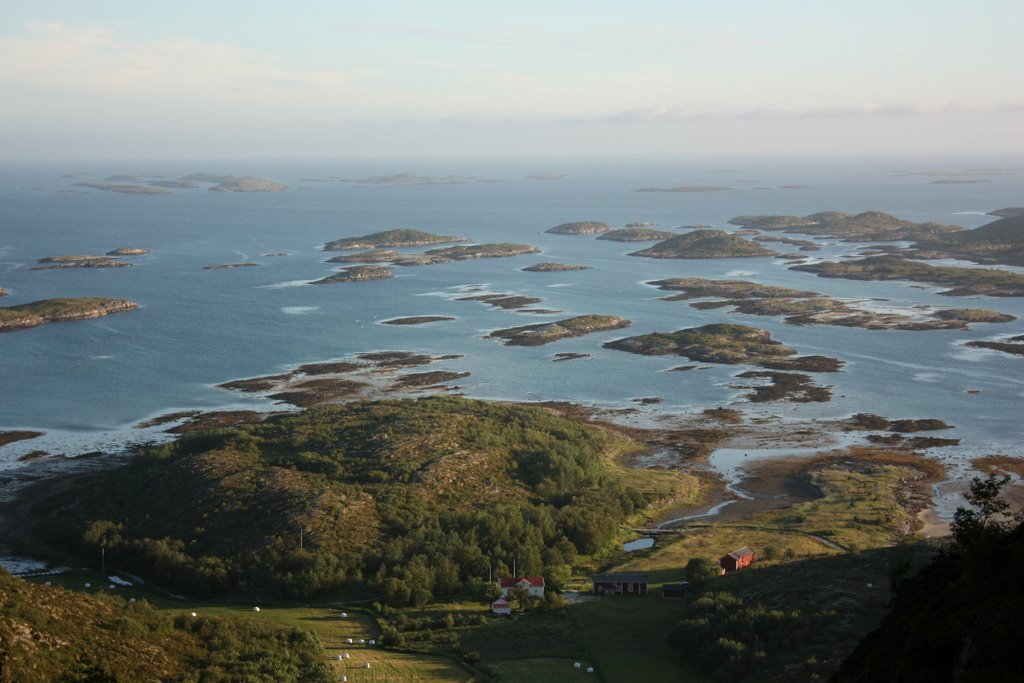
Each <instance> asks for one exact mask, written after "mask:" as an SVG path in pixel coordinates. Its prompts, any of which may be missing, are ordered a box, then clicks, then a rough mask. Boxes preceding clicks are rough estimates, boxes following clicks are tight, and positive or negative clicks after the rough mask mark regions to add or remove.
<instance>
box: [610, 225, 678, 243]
mask: <svg viewBox="0 0 1024 683" xmlns="http://www.w3.org/2000/svg"><path fill="white" fill-rule="evenodd" d="M678 235H679V233H677V232H669V231H668V230H654V229H652V228H648V227H639V226H638V227H632V228H620V229H618V230H612V231H611V232H606V233H604V234H602V235H599V236H598V238H597V239H599V240H611V241H612V242H656V241H658V240H667V239H670V238H672V237H676V236H678Z"/></svg>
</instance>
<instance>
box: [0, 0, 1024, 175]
mask: <svg viewBox="0 0 1024 683" xmlns="http://www.w3.org/2000/svg"><path fill="white" fill-rule="evenodd" d="M1021 26H1024V2H1020V1H1019V0H1006V1H1003V0H975V2H973V3H966V2H963V0H956V1H955V2H952V1H948V0H930V1H928V2H920V1H918V0H888V1H887V2H877V1H875V0H860V1H859V2H847V1H846V0H834V1H832V2H822V1H821V0H816V1H813V2H811V1H806V2H804V1H796V0H777V1H776V2H764V1H763V0H760V1H757V2H754V1H747V0H717V2H708V1H706V0H705V1H704V2H699V3H698V2H691V1H689V0H666V1H662V0H631V1H630V2H628V3H627V2H605V1H604V0H589V1H588V2H582V1H576V0H567V1H559V0H547V2H534V1H533V0H520V1H519V2H515V3H508V2H501V3H499V2H490V1H488V0H476V1H475V2H464V1H461V0H432V1H431V2H423V1H419V2H404V1H403V2H397V1H389V0H375V1H374V2H369V1H367V0H361V1H359V0H331V1H318V0H306V1H302V0H294V1H293V2H289V3H285V2H272V3H271V2H265V3H264V2H258V1H254V0H246V1H239V0H218V1H217V2H209V1H208V0H204V1H203V2H196V1H194V0H175V1H173V2H161V3H156V2H138V0H131V1H119V0H90V1H88V2H83V1H82V0H34V1H33V2H22V1H20V0H0V158H5V159H25V160H32V159H38V160H44V159H74V158H111V159H115V158H152V159H168V158H187V157H193V158H197V157H201V158H211V157H231V158H237V157H261V158H276V157H294V158H302V157H319V158H339V157H348V156H359V157H367V156H380V157H389V156H390V157H409V156H445V157H486V156H510V157H516V156H530V155H537V156H553V155H554V156H557V155H563V156H588V155H601V156H607V155H619V154H665V155H687V154H691V155H718V154H720V155H757V156H801V155H806V156H830V155H849V156H864V155H883V154H884V155H889V156H892V155H900V154H910V155H914V154H930V155H942V154H972V155H975V156H977V155H982V156H983V155H986V154H992V155H999V156H1001V157H1004V158H1005V157H1008V156H1009V157H1013V156H1024V86H1022V84H1024V50H1022V49H1021V48H1020V40H1019V31H1020V27H1021Z"/></svg>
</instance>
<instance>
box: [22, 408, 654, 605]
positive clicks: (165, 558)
mask: <svg viewBox="0 0 1024 683" xmlns="http://www.w3.org/2000/svg"><path fill="white" fill-rule="evenodd" d="M633 447H635V444H634V443H633V442H631V441H628V440H626V439H624V438H622V437H619V436H616V435H614V434H611V433H609V432H607V431H605V430H601V429H597V428H594V427H591V426H589V425H586V424H582V423H578V422H573V421H570V420H566V419H562V418H559V417H557V416H555V415H552V414H551V413H549V412H547V411H544V410H541V409H537V408H531V407H523V406H507V405H499V404H493V403H487V402H482V401H471V400H466V399H460V398H453V397H442V398H430V399H421V400H419V401H411V400H405V401H375V402H361V403H353V404H347V405H344V406H335V407H330V408H325V409H318V410H310V411H305V412H302V413H297V414H292V415H287V416H280V417H277V418H274V419H272V420H269V421H267V422H265V423H262V424H255V425H246V426H243V427H239V428H237V429H230V430H218V431H212V432H205V433H201V434H198V435H193V436H189V437H183V438H181V439H179V440H178V441H176V442H174V443H170V444H166V445H163V446H160V447H157V448H151V449H148V450H146V451H145V452H143V453H142V454H141V455H140V456H139V457H137V458H136V459H135V460H134V461H133V462H131V463H129V464H128V465H127V466H125V467H122V468H119V469H117V470H113V471H107V472H103V473H100V474H98V475H94V476H92V477H91V478H88V479H83V480H82V481H81V482H80V483H79V486H77V487H75V488H73V489H71V490H69V491H66V492H64V493H62V494H61V496H59V497H57V498H55V499H52V500H49V501H47V502H45V503H44V504H42V505H41V506H38V507H37V509H36V512H37V514H38V515H39V524H37V527H36V528H37V530H38V531H39V532H40V533H42V534H43V535H44V536H46V537H47V538H49V539H50V540H52V541H56V542H60V543H63V544H64V545H67V546H71V547H75V548H76V549H77V550H78V551H79V552H80V553H81V554H82V555H83V556H85V557H86V558H88V559H92V560H93V561H94V562H95V561H96V560H97V559H98V558H99V557H100V556H101V554H103V555H104V556H105V558H106V561H107V563H108V565H110V566H117V567H121V568H124V569H126V570H129V571H133V572H137V573H141V574H144V575H146V576H149V577H152V578H153V579H155V580H156V581H158V582H159V583H160V584H162V585H165V586H168V587H172V588H174V589H175V590H179V591H181V592H186V593H189V594H192V595H206V596H209V595H216V594H219V593H223V592H225V591H230V590H234V589H243V590H244V589H259V590H271V591H275V592H277V593H278V594H280V595H284V596H287V597H303V596H308V595H312V594H316V593H321V592H324V591H328V590H335V589H338V588H342V587H344V588H356V589H362V590H368V591H370V592H372V593H374V594H378V595H381V596H383V598H384V600H386V601H387V602H388V603H389V604H392V605H422V604H425V603H427V602H429V601H430V600H431V599H433V597H434V596H436V595H452V594H467V593H468V594H473V595H484V594H486V591H487V586H486V578H487V577H488V576H493V577H497V576H502V575H509V574H510V573H511V571H510V570H511V567H512V565H513V564H515V566H516V568H517V570H518V571H519V572H520V573H526V574H542V575H545V576H546V577H547V578H548V581H549V584H551V585H554V586H555V587H557V586H558V585H559V583H560V582H561V581H564V580H566V579H567V578H568V577H569V576H570V575H571V568H572V566H573V565H574V564H575V563H577V562H578V560H579V558H580V556H586V555H591V554H593V553H595V552H598V551H599V550H601V549H602V548H604V547H606V546H607V545H608V544H610V543H611V542H612V541H613V539H614V538H615V536H616V535H617V532H618V528H619V526H620V524H621V523H622V522H623V521H624V520H625V519H626V518H627V517H628V516H629V515H631V514H633V513H634V512H635V511H636V510H638V509H640V508H642V507H644V506H646V505H648V504H649V502H650V499H651V497H653V496H654V495H656V494H655V493H653V492H652V491H650V490H641V489H640V488H639V487H638V486H637V485H636V484H635V483H633V482H635V478H634V477H631V476H623V475H624V473H625V472H624V469H623V468H622V467H621V466H620V465H618V464H617V462H616V461H615V458H614V457H612V456H614V455H616V454H618V453H621V452H623V451H624V450H626V449H629V448H633ZM466 453H470V454H472V457H473V459H474V462H475V466H474V468H471V469H465V468H464V469H462V470H458V471H455V472H453V473H449V472H447V471H446V470H445V469H444V468H445V467H446V466H447V462H448V460H447V458H452V459H454V458H458V457H461V456H462V455H463V454H466ZM438 480H441V481H443V482H445V483H446V484H447V485H448V486H450V489H448V490H438V487H437V485H436V484H435V483H433V482H436V481H438Z"/></svg>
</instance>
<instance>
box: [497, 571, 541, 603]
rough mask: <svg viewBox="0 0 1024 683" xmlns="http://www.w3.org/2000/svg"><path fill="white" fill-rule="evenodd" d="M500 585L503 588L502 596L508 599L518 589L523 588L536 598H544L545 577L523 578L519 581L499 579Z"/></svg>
mask: <svg viewBox="0 0 1024 683" xmlns="http://www.w3.org/2000/svg"><path fill="white" fill-rule="evenodd" d="M498 583H499V585H500V586H501V595H502V597H505V598H507V597H508V596H509V594H510V593H512V591H514V590H515V589H516V588H522V589H523V590H524V591H526V592H527V593H528V594H530V595H532V596H534V597H538V598H543V597H544V577H543V576H523V577H521V578H518V579H499V580H498Z"/></svg>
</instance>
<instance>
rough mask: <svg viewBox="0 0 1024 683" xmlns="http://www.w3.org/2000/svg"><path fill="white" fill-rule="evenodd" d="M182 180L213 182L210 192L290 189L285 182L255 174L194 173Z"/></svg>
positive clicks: (280, 190) (278, 190)
mask: <svg viewBox="0 0 1024 683" xmlns="http://www.w3.org/2000/svg"><path fill="white" fill-rule="evenodd" d="M181 180H183V181H186V182H188V181H191V182H194V183H213V186H212V187H210V192H283V191H284V190H287V189H288V186H287V185H284V184H283V183H275V182H273V181H270V180H267V179H266V178H255V177H253V176H236V175H216V174H213V173H192V174H190V175H187V176H182V177H181Z"/></svg>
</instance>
